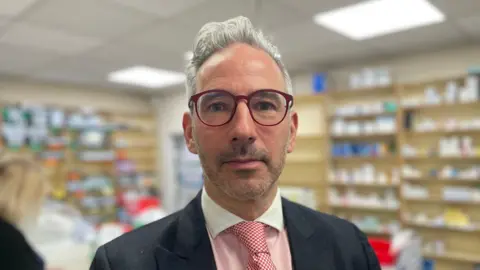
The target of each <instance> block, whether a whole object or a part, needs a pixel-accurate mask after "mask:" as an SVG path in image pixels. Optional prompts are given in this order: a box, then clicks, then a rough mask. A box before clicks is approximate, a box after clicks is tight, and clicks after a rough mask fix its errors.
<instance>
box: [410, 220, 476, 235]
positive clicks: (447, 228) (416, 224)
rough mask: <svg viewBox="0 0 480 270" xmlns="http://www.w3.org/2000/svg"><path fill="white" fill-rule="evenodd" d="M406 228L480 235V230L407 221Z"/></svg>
mask: <svg viewBox="0 0 480 270" xmlns="http://www.w3.org/2000/svg"><path fill="white" fill-rule="evenodd" d="M404 224H405V225H406V226H410V227H417V228H424V229H432V230H442V231H450V232H463V233H480V228H472V229H469V228H460V227H455V226H448V225H444V226H436V225H431V224H426V223H419V222H412V221H407V222H405V223H404Z"/></svg>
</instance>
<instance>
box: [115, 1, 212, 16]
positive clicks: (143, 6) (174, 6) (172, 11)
mask: <svg viewBox="0 0 480 270" xmlns="http://www.w3.org/2000/svg"><path fill="white" fill-rule="evenodd" d="M112 1H114V2H116V3H119V4H122V5H124V6H128V7H131V8H135V9H138V10H141V11H143V12H147V13H153V14H156V15H158V16H160V17H162V18H167V17H171V16H174V15H177V14H178V13H180V12H182V11H184V10H185V9H188V8H190V7H193V6H195V5H198V4H201V3H203V2H205V1H207V0H135V1H132V0H112Z"/></svg>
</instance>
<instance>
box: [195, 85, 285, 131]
mask: <svg viewBox="0 0 480 270" xmlns="http://www.w3.org/2000/svg"><path fill="white" fill-rule="evenodd" d="M235 103H236V101H235V98H234V96H232V95H231V94H229V93H227V92H212V93H207V94H205V95H202V96H201V97H200V98H199V99H198V102H197V106H198V116H199V117H200V119H201V120H202V121H203V122H204V123H206V124H208V125H215V126H216V125H223V124H225V123H226V122H228V121H229V120H230V118H231V117H232V114H233V113H234V110H235V106H236V104H235ZM248 107H249V109H250V112H251V115H252V117H253V118H254V120H255V121H257V122H258V123H260V124H262V125H275V124H278V123H279V122H280V121H281V120H282V119H283V118H284V116H285V112H286V110H287V100H286V98H285V97H284V96H283V95H281V94H279V93H277V92H274V91H268V90H267V91H258V92H256V93H255V94H253V95H252V96H251V97H250V101H249V102H248Z"/></svg>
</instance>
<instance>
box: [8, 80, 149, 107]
mask: <svg viewBox="0 0 480 270" xmlns="http://www.w3.org/2000/svg"><path fill="white" fill-rule="evenodd" d="M0 100H1V101H5V102H25V101H27V102H34V103H40V104H52V105H60V106H66V107H70V106H71V107H78V106H88V107H91V108H93V109H98V110H104V111H114V112H125V113H138V114H141V113H148V112H151V111H152V105H151V100H150V98H149V97H148V96H145V95H136V94H132V93H127V92H124V91H121V90H118V91H112V90H109V91H106V90H105V89H94V88H85V87H83V88H82V87H75V86H67V85H60V84H42V83H36V82H35V83H33V82H22V81H12V80H6V79H3V80H2V79H0Z"/></svg>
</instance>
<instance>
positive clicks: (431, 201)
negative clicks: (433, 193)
mask: <svg viewBox="0 0 480 270" xmlns="http://www.w3.org/2000/svg"><path fill="white" fill-rule="evenodd" d="M403 199H404V200H406V201H409V202H414V203H428V204H452V205H466V206H480V201H478V202H477V201H447V200H444V199H430V198H428V199H420V198H418V199H417V198H408V197H405V196H404V197H403Z"/></svg>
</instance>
